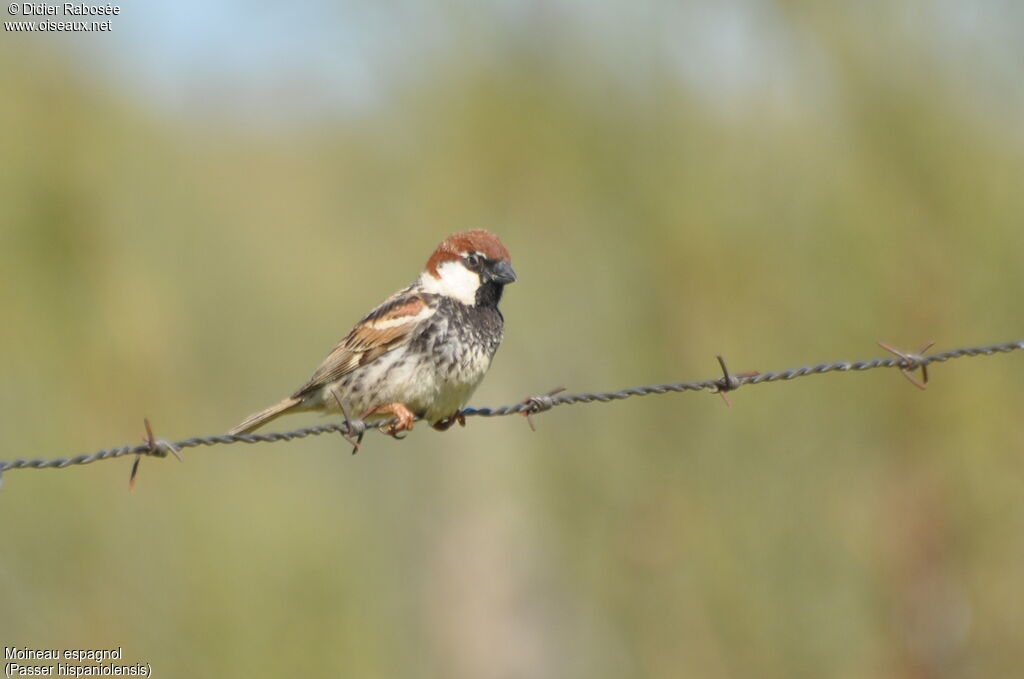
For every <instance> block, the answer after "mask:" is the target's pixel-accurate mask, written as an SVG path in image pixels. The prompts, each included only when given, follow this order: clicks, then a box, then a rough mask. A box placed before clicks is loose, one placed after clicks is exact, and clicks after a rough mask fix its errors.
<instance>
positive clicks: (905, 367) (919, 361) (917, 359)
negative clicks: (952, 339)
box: [878, 341, 935, 391]
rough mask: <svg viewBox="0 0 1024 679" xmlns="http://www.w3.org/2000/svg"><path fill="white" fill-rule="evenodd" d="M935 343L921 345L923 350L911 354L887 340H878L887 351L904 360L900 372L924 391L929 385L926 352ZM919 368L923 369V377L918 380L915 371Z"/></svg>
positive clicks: (879, 344)
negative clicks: (886, 341)
mask: <svg viewBox="0 0 1024 679" xmlns="http://www.w3.org/2000/svg"><path fill="white" fill-rule="evenodd" d="M934 345H935V342H934V341H933V342H929V343H928V344H926V345H924V346H923V347H921V351H919V352H917V353H916V354H911V353H909V352H906V351H900V350H899V349H896V348H895V347H892V346H890V345H888V344H886V343H885V342H878V346H880V347H882V348H883V349H885V350H886V351H888V352H889V353H891V354H894V355H896V356H899V357H900V358H901V359H902V361H901V362H900V365H899V369H900V373H902V374H903V376H904V377H906V378H907V381H909V382H910V383H911V384H913V385H914V386H915V387H917V388H918V389H920V390H922V391H924V390H925V389H926V388H927V386H928V361H927V360H926V359H925V356H924V355H925V354H926V353H927V352H928V350H929V349H931V348H932V347H933V346H934ZM918 368H920V369H921V379H920V380H918V379H917V378H916V377H914V371H915V370H917V369H918Z"/></svg>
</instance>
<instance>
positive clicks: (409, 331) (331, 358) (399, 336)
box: [293, 290, 437, 398]
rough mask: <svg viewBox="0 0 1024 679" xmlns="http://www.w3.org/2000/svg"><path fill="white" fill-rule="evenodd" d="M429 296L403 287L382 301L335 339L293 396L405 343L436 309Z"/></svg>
mask: <svg viewBox="0 0 1024 679" xmlns="http://www.w3.org/2000/svg"><path fill="white" fill-rule="evenodd" d="M432 297H433V296H432V295H429V296H427V295H419V294H410V293H409V292H408V291H407V290H403V291H402V292H400V293H398V294H396V295H394V296H392V297H390V298H388V299H387V300H385V301H384V302H383V303H381V305H380V306H378V307H377V308H376V309H374V310H373V311H371V312H370V313H369V314H368V315H367V316H366V318H364V319H363V320H362V321H360V322H359V323H358V324H357V325H356V327H354V328H352V330H351V332H349V333H348V334H347V335H345V337H344V338H343V339H342V340H341V341H340V342H338V345H337V346H336V347H334V349H333V350H332V351H331V353H329V354H328V355H327V358H325V359H324V361H323V363H321V364H320V367H319V368H317V369H316V372H314V373H313V376H312V377H310V378H309V381H308V382H307V383H306V384H304V385H303V386H302V387H301V388H300V389H299V390H298V391H296V392H295V394H293V398H299V397H302V396H305V395H307V394H309V393H310V392H313V391H316V390H317V389H320V388H321V387H324V386H326V385H327V384H329V383H331V382H333V381H335V380H337V379H338V378H340V377H344V376H345V375H347V374H348V373H350V372H352V371H353V370H355V369H356V368H359V367H361V366H364V365H366V364H367V363H370V362H371V361H373V360H375V359H377V358H379V357H380V356H381V355H383V354H385V353H387V352H389V351H391V350H392V349H395V348H397V347H400V346H402V345H403V344H405V343H407V342H408V341H409V339H410V338H411V337H412V335H413V333H414V332H415V330H416V328H418V327H419V325H420V323H422V322H423V321H425V320H427V319H428V318H430V317H431V316H433V315H434V313H435V312H436V311H437V308H436V306H435V305H434V304H433V303H432V299H428V298H432Z"/></svg>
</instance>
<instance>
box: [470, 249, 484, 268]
mask: <svg viewBox="0 0 1024 679" xmlns="http://www.w3.org/2000/svg"><path fill="white" fill-rule="evenodd" d="M482 263H483V258H482V257H481V256H480V255H478V254H476V253H475V252H474V253H473V254H470V255H466V266H467V267H469V268H470V269H476V268H477V267H479V266H480V265H481V264H482Z"/></svg>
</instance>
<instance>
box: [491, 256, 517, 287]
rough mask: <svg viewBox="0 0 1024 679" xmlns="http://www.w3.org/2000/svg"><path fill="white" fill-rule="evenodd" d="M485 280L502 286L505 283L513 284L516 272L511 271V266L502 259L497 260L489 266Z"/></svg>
mask: <svg viewBox="0 0 1024 679" xmlns="http://www.w3.org/2000/svg"><path fill="white" fill-rule="evenodd" d="M487 279H488V280H489V281H493V282H495V283H500V284H502V285H505V284H506V283H515V282H516V272H515V271H513V270H512V265H511V264H509V263H508V262H507V261H505V260H504V259H499V260H498V261H497V262H495V263H494V264H492V265H491V268H490V270H489V271H488V273H487Z"/></svg>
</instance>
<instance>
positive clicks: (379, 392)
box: [230, 229, 516, 435]
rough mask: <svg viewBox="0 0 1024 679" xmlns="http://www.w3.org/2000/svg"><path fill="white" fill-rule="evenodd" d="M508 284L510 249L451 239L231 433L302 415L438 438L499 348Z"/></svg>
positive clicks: (484, 237) (481, 237)
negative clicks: (296, 383) (423, 426)
mask: <svg viewBox="0 0 1024 679" xmlns="http://www.w3.org/2000/svg"><path fill="white" fill-rule="evenodd" d="M515 280H516V274H515V271H513V270H512V265H511V263H510V258H509V253H508V250H507V249H505V246H504V245H502V243H501V241H500V240H498V237H497V236H495V235H494V234H492V233H489V232H487V231H484V230H482V229H476V230H473V231H464V232H462V233H456V234H453V235H451V236H448V238H445V239H444V240H443V241H441V244H440V245H438V246H437V249H436V250H434V254H432V255H431V256H430V259H428V260H427V265H426V267H425V268H424V270H423V273H421V274H420V276H419V278H417V279H416V280H415V281H413V283H411V284H410V285H409V286H408V287H406V288H403V289H402V290H399V291H398V292H396V293H395V294H394V295H392V296H391V297H389V298H387V299H386V300H384V301H383V302H382V303H381V304H380V305H379V306H377V308H375V309H374V310H373V311H371V312H370V313H369V314H367V315H366V317H365V318H363V320H361V321H359V323H358V324H356V327H354V328H352V331H351V332H349V333H348V334H347V335H345V337H344V339H342V340H341V342H339V343H338V346H336V347H335V348H334V350H333V351H331V353H330V354H328V355H327V358H325V359H324V361H323V363H321V364H320V367H319V368H317V369H316V372H314V373H313V376H312V377H311V378H309V381H308V382H306V384H304V385H303V386H302V387H300V388H299V390H298V391H296V392H295V393H294V394H292V395H291V396H289V397H288V398H286V399H284V400H283V401H281V402H280V403H277V404H275V405H272V406H270V407H269V408H267V409H265V410H261V411H260V412H258V413H255V414H253V415H250V416H249V417H248V418H246V419H245V421H244V422H242V423H241V424H239V425H238V426H237V427H235V428H234V429H232V430H231V432H230V433H232V434H244V433H247V432H251V431H253V430H254V429H256V428H258V427H260V426H262V425H264V424H266V423H267V422H270V421H271V420H273V419H275V418H277V417H279V416H281V415H284V414H285V413H290V412H302V411H306V410H319V411H327V412H329V411H341V412H342V413H343V414H345V416H346V417H347V416H348V414H349V413H351V414H352V415H353V416H355V417H361V418H362V419H363V420H366V421H371V422H372V421H375V420H382V419H387V418H389V417H392V416H393V417H394V418H397V421H396V422H395V423H394V424H392V425H391V426H390V427H389V428H388V430H387V433H389V434H392V435H394V434H397V433H398V432H400V431H405V430H407V429H412V426H413V421H414V420H415V419H416V418H417V417H421V418H423V419H425V420H427V422H429V423H430V424H431V426H433V427H434V428H435V429H438V430H441V431H444V430H445V429H447V428H448V427H450V426H451V425H452V424H453V423H454V422H456V421H460V422H461V421H462V419H461V417H460V416H459V412H460V411H461V410H462V407H463V406H465V405H466V402H467V401H469V397H470V396H471V395H472V394H473V391H474V390H475V389H476V387H477V385H478V384H480V381H481V380H482V379H483V378H484V375H485V374H486V373H487V369H488V368H489V367H490V365H491V358H493V357H494V352H495V351H497V350H498V345H499V344H500V343H501V338H502V334H503V326H504V319H503V317H502V315H501V312H500V311H499V310H498V302H499V301H501V293H502V291H503V290H504V288H505V285H506V284H508V283H512V282H514V281H515Z"/></svg>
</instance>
